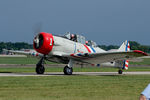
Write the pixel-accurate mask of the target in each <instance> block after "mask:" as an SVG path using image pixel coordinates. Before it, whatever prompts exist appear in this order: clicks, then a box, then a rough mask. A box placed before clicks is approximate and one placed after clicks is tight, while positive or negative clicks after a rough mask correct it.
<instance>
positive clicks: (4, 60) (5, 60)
mask: <svg viewBox="0 0 150 100" xmlns="http://www.w3.org/2000/svg"><path fill="white" fill-rule="evenodd" d="M38 61H39V59H38V58H35V57H0V64H36V63H37V62H38ZM46 63H47V64H55V63H52V62H48V61H46ZM130 64H136V65H150V58H144V60H143V61H142V62H130Z"/></svg>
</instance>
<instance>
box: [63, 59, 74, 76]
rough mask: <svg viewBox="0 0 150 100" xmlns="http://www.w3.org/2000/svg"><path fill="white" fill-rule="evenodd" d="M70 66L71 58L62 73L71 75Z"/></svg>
mask: <svg viewBox="0 0 150 100" xmlns="http://www.w3.org/2000/svg"><path fill="white" fill-rule="evenodd" d="M72 67H73V60H72V59H70V60H69V63H68V65H67V66H65V67H64V74H65V75H72V72H73V68H72Z"/></svg>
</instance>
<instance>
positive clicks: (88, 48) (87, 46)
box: [84, 44, 91, 53]
mask: <svg viewBox="0 0 150 100" xmlns="http://www.w3.org/2000/svg"><path fill="white" fill-rule="evenodd" d="M84 46H85V48H86V49H87V50H88V52H89V53H91V50H90V49H89V48H88V46H87V45H85V44H84Z"/></svg>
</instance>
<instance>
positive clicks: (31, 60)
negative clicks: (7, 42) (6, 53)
mask: <svg viewBox="0 0 150 100" xmlns="http://www.w3.org/2000/svg"><path fill="white" fill-rule="evenodd" d="M39 60H40V59H39V58H35V57H0V64H23V65H24V64H37V62H38V61H39ZM46 63H47V64H54V63H52V62H48V61H46Z"/></svg>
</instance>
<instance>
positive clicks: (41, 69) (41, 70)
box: [36, 65, 45, 74]
mask: <svg viewBox="0 0 150 100" xmlns="http://www.w3.org/2000/svg"><path fill="white" fill-rule="evenodd" d="M44 72H45V68H44V66H43V65H36V73H37V74H44Z"/></svg>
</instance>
